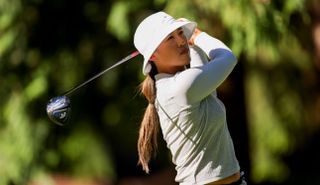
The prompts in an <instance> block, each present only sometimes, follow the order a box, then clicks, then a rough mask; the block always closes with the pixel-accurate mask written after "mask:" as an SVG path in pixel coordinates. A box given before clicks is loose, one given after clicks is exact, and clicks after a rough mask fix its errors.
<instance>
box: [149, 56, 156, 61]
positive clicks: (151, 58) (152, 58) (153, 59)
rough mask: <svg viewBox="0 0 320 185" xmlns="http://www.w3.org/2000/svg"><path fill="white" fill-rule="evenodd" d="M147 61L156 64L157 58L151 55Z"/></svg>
mask: <svg viewBox="0 0 320 185" xmlns="http://www.w3.org/2000/svg"><path fill="white" fill-rule="evenodd" d="M149 60H151V61H153V62H156V61H157V57H156V56H155V55H154V54H153V55H151V57H150V59H149Z"/></svg>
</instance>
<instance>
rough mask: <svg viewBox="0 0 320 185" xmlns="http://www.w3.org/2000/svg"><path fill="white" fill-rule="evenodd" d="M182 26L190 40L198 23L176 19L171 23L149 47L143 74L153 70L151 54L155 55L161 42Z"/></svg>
mask: <svg viewBox="0 0 320 185" xmlns="http://www.w3.org/2000/svg"><path fill="white" fill-rule="evenodd" d="M180 27H181V28H182V29H183V32H184V35H185V36H186V38H187V39H188V40H189V39H190V38H191V36H192V34H193V32H194V30H195V28H196V27H197V23H195V22H190V21H176V22H175V23H174V24H172V25H170V27H167V28H166V30H165V31H164V32H163V33H164V34H163V35H161V36H159V37H156V38H155V40H154V41H153V43H155V44H154V45H153V47H149V48H148V51H147V52H146V53H148V55H147V56H144V61H143V74H144V75H148V73H149V72H150V71H151V64H150V63H149V60H150V58H151V56H152V55H153V53H154V51H155V50H156V49H157V48H158V46H159V45H160V44H161V42H162V41H163V40H164V39H165V38H166V37H167V36H168V35H169V34H170V33H172V32H173V31H175V30H176V29H178V28H180Z"/></svg>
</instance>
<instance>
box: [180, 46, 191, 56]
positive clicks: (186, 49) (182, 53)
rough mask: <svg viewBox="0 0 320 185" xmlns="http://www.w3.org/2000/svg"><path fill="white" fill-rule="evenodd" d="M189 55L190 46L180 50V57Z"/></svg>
mask: <svg viewBox="0 0 320 185" xmlns="http://www.w3.org/2000/svg"><path fill="white" fill-rule="evenodd" d="M185 54H189V47H188V46H183V47H182V48H181V50H180V55H185Z"/></svg>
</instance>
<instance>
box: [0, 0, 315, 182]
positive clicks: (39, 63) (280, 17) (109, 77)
mask: <svg viewBox="0 0 320 185" xmlns="http://www.w3.org/2000/svg"><path fill="white" fill-rule="evenodd" d="M159 10H165V11H166V12H168V13H169V14H171V15H173V16H174V17H176V18H178V17H185V18H188V19H190V20H193V21H196V22H197V23H198V26H199V28H201V29H202V30H204V31H206V32H208V33H209V34H211V35H213V36H215V37H217V38H219V39H221V40H222V41H224V42H225V43H226V44H227V45H228V46H230V47H231V48H232V50H233V51H234V53H235V54H236V55H237V57H238V59H239V63H238V65H237V66H236V68H235V70H234V72H233V73H232V74H231V76H230V77H229V78H228V80H227V81H226V82H225V83H224V84H223V85H222V86H221V87H220V88H219V92H220V94H219V96H220V97H221V99H222V100H223V101H224V102H225V105H226V107H227V115H228V124H229V129H230V132H231V135H232V137H233V139H234V143H235V147H236V152H237V156H238V159H239V161H240V164H241V166H242V168H243V169H244V170H245V171H246V172H247V180H248V181H249V182H250V183H251V184H256V185H279V184H290V185H295V184H297V185H298V184H304V185H311V184H320V177H319V175H318V173H319V171H320V159H319V156H320V152H319V150H318V149H317V148H318V146H319V139H320V85H319V84H320V83H319V82H320V1H319V0H286V1H281V0H274V1H272V0H183V1H181V0H171V1H169V0H145V1H141V0H131V1H129V0H122V1H121V0H113V1H108V0H105V1H102V0H91V1H86V0H78V1H71V0H10V1H9V0H0V185H25V184H26V185H80V184H81V185H98V184H99V185H129V184H130V185H138V184H139V185H144V184H151V185H157V184H175V183H174V175H175V172H174V169H173V165H172V164H171V162H170V155H169V152H168V150H167V149H166V146H165V143H164V142H163V141H162V140H161V139H160V140H159V141H160V148H159V154H158V155H157V157H156V158H155V159H154V160H153V161H152V163H151V175H145V174H144V173H143V172H142V170H141V168H140V167H139V166H137V160H138V158H137V149H136V142H137V137H138V135H137V134H138V128H139V125H140V121H141V119H142V115H143V112H144V109H145V107H146V101H145V100H144V98H143V97H142V96H140V94H139V91H138V86H139V84H140V82H142V80H143V78H144V77H143V75H142V72H141V67H142V57H141V56H139V57H136V58H135V59H132V60H131V61H130V62H128V63H126V64H123V65H121V66H120V67H117V68H116V69H114V70H112V71H110V72H108V73H107V74H105V75H103V76H102V77H101V78H99V79H97V80H95V81H94V82H92V83H89V84H88V85H87V86H85V87H83V88H81V89H80V90H78V91H76V92H75V93H73V94H72V96H71V97H70V99H71V102H72V115H71V120H70V121H69V124H68V125H66V126H64V127H60V126H57V125H54V124H53V123H51V122H50V121H49V119H48V117H47V115H46V112H45V108H46V104H47V102H48V100H49V99H50V98H52V97H54V96H58V95H60V94H62V93H63V92H65V91H67V90H68V89H71V88H72V87H74V86H76V85H78V84H79V83H81V82H83V81H85V80H86V79H88V78H89V77H91V76H93V75H94V74H96V73H98V72H100V71H102V70H103V69H105V68H107V67H108V66H111V65H112V64H114V63H115V62H116V61H118V60H120V59H121V58H123V57H125V56H127V55H128V54H130V53H131V52H132V51H134V50H135V48H134V45H133V34H134V31H135V28H136V27H137V25H138V24H139V22H140V21H141V20H142V19H143V18H144V17H146V16H147V15H149V14H150V13H153V12H156V11H159ZM159 137H161V135H160V136H159Z"/></svg>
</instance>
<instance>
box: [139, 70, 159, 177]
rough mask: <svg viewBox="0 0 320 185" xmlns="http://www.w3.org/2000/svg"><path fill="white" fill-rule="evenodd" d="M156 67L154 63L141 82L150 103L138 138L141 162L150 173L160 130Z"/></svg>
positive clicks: (142, 89)
mask: <svg viewBox="0 0 320 185" xmlns="http://www.w3.org/2000/svg"><path fill="white" fill-rule="evenodd" d="M156 73H157V72H156V68H155V66H154V64H153V65H152V70H151V72H150V73H149V75H148V76H147V77H146V78H145V80H144V81H143V82H142V83H141V84H140V90H141V93H142V94H143V95H144V96H145V97H146V99H147V100H148V102H149V104H148V107H147V108H146V110H145V113H144V116H143V119H142V122H141V126H140V130H139V139H138V153H139V162H138V164H141V166H142V168H143V170H144V171H145V172H146V173H149V171H150V170H149V165H148V164H149V161H150V159H151V157H152V156H153V155H155V154H156V151H157V149H158V131H159V127H160V126H159V125H160V121H159V116H158V113H157V110H156V107H155V100H156V86H155V79H154V75H155V74H156Z"/></svg>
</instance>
